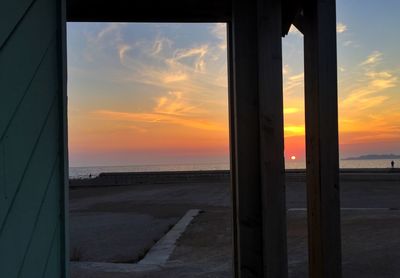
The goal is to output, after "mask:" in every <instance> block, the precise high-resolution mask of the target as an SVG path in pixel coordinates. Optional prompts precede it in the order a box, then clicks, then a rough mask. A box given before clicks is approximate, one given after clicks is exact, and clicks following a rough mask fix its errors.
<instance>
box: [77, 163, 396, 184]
mask: <svg viewBox="0 0 400 278" xmlns="http://www.w3.org/2000/svg"><path fill="white" fill-rule="evenodd" d="M390 162H391V160H386V159H368V160H340V168H343V169H354V168H359V169H360V168H367V169H373V168H390V167H391V165H390ZM394 162H395V167H396V168H398V167H400V159H396V160H394ZM305 165H306V164H305V161H286V162H285V168H286V169H305ZM205 170H229V163H198V164H161V165H129V166H126V165H125V166H88V167H70V168H69V177H70V178H73V179H77V178H78V179H79V178H89V177H96V176H98V175H99V174H100V173H109V172H165V171H205Z"/></svg>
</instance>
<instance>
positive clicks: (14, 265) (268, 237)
mask: <svg viewBox="0 0 400 278" xmlns="http://www.w3.org/2000/svg"><path fill="white" fill-rule="evenodd" d="M65 4H66V5H65ZM0 14H1V16H0V18H1V24H0V80H1V82H0V86H1V87H0V92H1V94H0V113H1V117H0V136H1V137H0V138H1V139H0V140H1V141H0V150H1V152H0V182H1V184H0V187H1V190H0V191H1V193H0V194H2V195H1V196H0V197H1V198H2V199H1V200H2V202H0V204H1V206H0V208H1V210H0V225H1V226H0V257H1V258H2V260H0V269H1V276H2V277H3V276H4V277H17V276H18V277H42V276H43V277H68V261H69V255H68V253H69V251H68V248H67V246H68V244H67V242H68V241H67V238H68V232H67V231H68V218H67V213H66V212H67V211H68V210H67V203H68V156H67V153H68V152H67V117H66V107H67V102H66V80H67V77H66V59H65V57H66V53H65V40H66V34H65V25H66V21H114V22H226V23H227V26H228V55H229V107H230V112H229V113H230V141H231V156H232V157H231V158H232V159H231V161H232V165H231V169H232V177H231V178H232V193H233V210H234V215H233V219H234V229H233V230H234V270H235V275H236V277H258V278H259V277H267V278H278V277H282V278H285V277H287V276H288V270H287V250H286V206H285V180H284V171H285V170H284V137H283V96H282V95H283V92H282V45H281V41H282V37H283V36H285V35H286V34H287V33H288V30H289V28H290V26H291V25H292V24H294V25H295V26H296V27H297V28H298V29H299V30H300V31H301V32H302V33H303V34H304V63H305V68H304V75H305V113H306V144H307V146H306V147H307V151H306V152H307V190H308V227H309V265H310V266H309V268H310V277H313V278H322V277H323V278H331V277H332V278H338V277H341V247H340V246H341V239H340V210H339V179H338V116H337V65H336V15H335V0H303V1H295V0H170V1H158V0H153V1H134V0H131V1H127V0H114V1H105V0H96V1H95V0H67V1H65V0H59V1H54V0H26V1H15V0H4V1H3V2H2V4H1V9H0ZM4 161H6V162H4ZM33 184H34V185H35V187H33V186H32V185H33ZM3 192H4V193H3ZM16 242H18V244H15V243H16ZM10 250H12V251H13V252H10Z"/></svg>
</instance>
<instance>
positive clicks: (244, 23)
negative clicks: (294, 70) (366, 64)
mask: <svg viewBox="0 0 400 278" xmlns="http://www.w3.org/2000/svg"><path fill="white" fill-rule="evenodd" d="M230 32H231V35H230V36H229V37H228V38H230V39H231V41H230V42H229V45H230V47H229V49H230V51H232V55H230V57H231V58H232V72H233V74H232V75H233V80H232V81H233V82H232V83H233V88H232V89H233V90H232V92H233V105H234V107H233V109H231V113H233V115H232V117H231V119H232V120H233V125H234V127H233V131H234V133H235V134H234V139H233V140H231V142H233V143H234V146H232V151H234V160H235V161H234V166H235V169H232V171H233V172H234V175H235V177H234V182H235V183H236V184H235V185H234V186H235V188H236V190H235V191H236V206H235V207H236V212H235V214H236V215H235V218H236V221H235V222H236V231H237V238H236V242H235V243H234V246H235V249H236V254H237V259H238V261H237V264H238V265H237V269H236V270H235V271H236V272H237V274H238V276H239V277H241V278H244V277H246V278H250V277H254V278H256V277H257V278H259V277H263V252H262V250H263V237H262V205H261V199H262V198H261V186H260V183H261V178H260V164H259V161H260V159H259V158H260V148H259V121H258V118H259V113H258V109H259V107H258V44H257V1H246V0H233V20H232V23H231V28H230ZM231 103H232V102H231Z"/></svg>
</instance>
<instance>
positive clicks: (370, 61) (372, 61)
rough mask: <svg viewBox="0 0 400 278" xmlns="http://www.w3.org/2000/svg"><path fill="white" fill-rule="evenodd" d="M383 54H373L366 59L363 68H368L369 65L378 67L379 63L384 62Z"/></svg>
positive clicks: (375, 52)
mask: <svg viewBox="0 0 400 278" xmlns="http://www.w3.org/2000/svg"><path fill="white" fill-rule="evenodd" d="M382 56H383V55H382V53H381V52H379V51H377V50H376V51H374V52H372V53H371V54H370V55H369V56H368V57H367V59H365V60H364V61H363V62H362V63H361V65H362V66H367V65H376V64H377V63H379V62H380V61H381V60H382Z"/></svg>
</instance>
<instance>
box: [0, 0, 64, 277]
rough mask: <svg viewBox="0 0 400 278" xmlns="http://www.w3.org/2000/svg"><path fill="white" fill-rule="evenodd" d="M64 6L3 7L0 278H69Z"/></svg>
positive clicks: (46, 2)
mask: <svg viewBox="0 0 400 278" xmlns="http://www.w3.org/2000/svg"><path fill="white" fill-rule="evenodd" d="M61 3H62V1H56V0H18V1H16V0H1V1H0V277H6V278H13V277H29V278H33V277H52V278H54V277H66V276H67V274H66V273H67V271H66V265H67V263H66V261H67V260H66V257H65V254H66V253H67V251H66V250H65V248H64V246H66V243H65V230H66V225H65V223H66V222H65V217H64V212H65V203H66V202H65V200H66V197H67V196H66V194H65V186H64V184H65V181H66V175H67V170H66V161H67V158H66V147H65V146H66V105H65V104H66V102H65V78H64V73H65V71H64V69H63V61H64V60H65V56H64V53H63V51H64V43H63V39H62V38H63V36H64V33H63V28H64V26H63V25H64V23H62V22H63V21H62V16H63V13H62V8H61V7H62V5H61Z"/></svg>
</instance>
